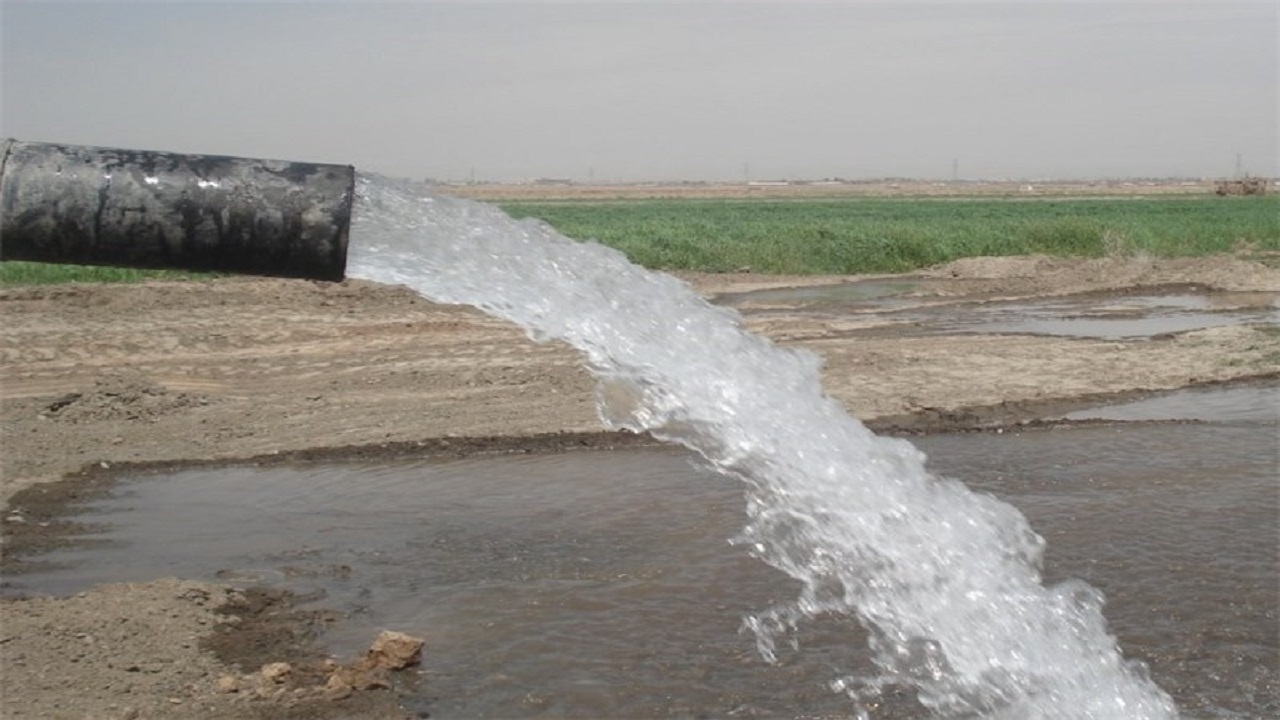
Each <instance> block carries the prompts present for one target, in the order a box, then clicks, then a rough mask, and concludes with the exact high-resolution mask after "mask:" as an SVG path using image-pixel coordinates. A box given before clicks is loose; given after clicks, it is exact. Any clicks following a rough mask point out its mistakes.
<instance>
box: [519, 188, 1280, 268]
mask: <svg viewBox="0 0 1280 720" xmlns="http://www.w3.org/2000/svg"><path fill="white" fill-rule="evenodd" d="M502 207H503V209H505V210H506V211H507V212H509V213H511V214H512V215H515V216H517V217H537V218H540V219H542V220H545V221H547V222H548V223H550V224H551V225H553V226H554V227H556V228H557V229H558V230H560V232H562V233H564V234H566V235H568V236H570V237H573V238H577V239H580V240H582V239H595V240H598V241H599V242H601V243H603V244H605V245H609V246H612V247H615V248H618V249H619V250H622V251H623V252H625V253H626V254H627V256H628V257H630V258H631V259H632V260H633V261H635V262H637V263H639V264H641V265H645V266H647V267H651V268H658V269H664V270H701V271H707V272H730V271H734V270H738V269H743V268H750V269H751V271H752V272H761V273H798V274H807V273H836V274H846V273H868V272H906V271H910V270H914V269H918V268H922V267H928V266H930V265H936V264H938V263H943V262H947V261H949V260H954V259H956V258H961V257H972V256H979V255H1025V254H1030V253H1046V254H1050V255H1061V256H1077V257H1097V256H1102V255H1122V254H1138V253H1146V254H1149V255H1153V256H1157V257H1179V256H1188V255H1208V254H1213V253H1226V252H1235V251H1238V250H1241V249H1250V248H1251V249H1254V250H1261V251H1276V250H1280V198H1277V197H1263V198H1218V197H1190V198H1188V197H1174V198H1132V199H1131V198H1105V199H1104V198H1098V199H1064V200H1015V199H981V200H979V199H898V198H894V199H873V198H855V199H843V200H674V201H668V200H653V201H621V202H588V201H564V202H539V203H533V202H528V203H525V202H521V203H504V204H502Z"/></svg>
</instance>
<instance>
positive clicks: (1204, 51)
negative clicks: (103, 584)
mask: <svg viewBox="0 0 1280 720" xmlns="http://www.w3.org/2000/svg"><path fill="white" fill-rule="evenodd" d="M0 24H2V25H3V36H2V39H3V75H2V80H3V84H2V85H0V103H2V110H0V123H2V130H3V134H4V135H5V136H7V137H16V138H19V139H22V140H42V141H52V142H68V143H78V144H89V145H106V146H115V147H128V148H138V149H157V150H176V151H183V152H202V153H213V154H227V155H241V156H247V157H272V158H283V159H290V160H312V161H320V162H341V163H350V164H353V165H355V166H356V167H357V168H359V169H362V170H372V171H377V172H382V173H387V174H392V175H399V176H407V177H414V178H423V177H434V178H441V179H456V180H465V179H468V178H470V177H472V176H474V177H476V178H477V179H481V180H519V179H528V178H534V177H540V176H541V177H568V178H573V179H576V180H587V179H589V178H591V177H594V179H596V180H598V181H620V180H639V179H708V180H741V179H743V178H744V177H745V176H748V175H749V176H750V178H751V179H771V178H822V177H846V178H868V177H884V176H913V177H935V178H947V177H950V176H951V173H952V163H953V161H955V162H957V163H958V168H959V174H960V176H961V177H971V178H977V177H986V178H994V177H1028V178H1044V177H1100V176H1113V177H1115V176H1165V175H1178V176H1230V175H1232V174H1234V173H1235V171H1236V164H1237V156H1239V158H1240V162H1241V163H1242V167H1243V169H1244V170H1245V171H1248V172H1252V173H1253V174H1261V175H1276V174H1280V169H1278V167H1277V154H1278V152H1280V150H1278V147H1277V134H1278V131H1277V128H1278V127H1280V117H1278V115H1280V113H1278V109H1277V105H1278V98H1277V87H1278V85H1280V80H1278V77H1277V75H1278V70H1277V67H1278V66H1280V54H1278V52H1277V3H1276V2H1275V1H1274V0H1270V1H1267V2H1212V1H1208V0H1203V1H1201V2H1181V3H1178V2H1164V1H1158V0H1146V1H1139V0H1129V1H1127V2H1126V1H1123V0H1122V1H1119V2H1117V1H1110V2H1096V3H1087V2H1078V1H1071V0H1057V1H1050V0H1020V1H1018V2H914V1H911V0H899V1H898V2H859V1H856V0H849V1H847V2H826V3H814V2H783V1H781V0H778V1H775V2H755V3H743V2H698V1H697V0H681V1H680V2H674V1H672V2H639V3H624V2H610V1H604V0H599V1H596V2H572V3H571V2H547V1H537V0H535V1H526V2H509V3H501V2H486V1H484V0H472V1H471V2H452V3H446V2H425V1H423V2H360V1H357V0H348V1H347V2H314V1H313V2H234V1H229V0H228V1H223V2H181V1H178V0H170V1H169V2H110V1H107V2H81V3H69V2H56V1H49V0H45V1H43V2H22V1H17V2H15V1H13V0H4V2H3V4H2V5H0Z"/></svg>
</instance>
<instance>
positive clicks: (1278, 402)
mask: <svg viewBox="0 0 1280 720" xmlns="http://www.w3.org/2000/svg"><path fill="white" fill-rule="evenodd" d="M1055 419H1062V420H1115V421H1120V422H1134V421H1142V420H1192V421H1200V422H1218V423H1232V422H1259V423H1271V424H1276V423H1280V384H1275V385H1271V384H1268V385H1258V384H1249V385H1243V386H1239V387H1227V388H1221V387H1219V388H1190V389H1187V390H1179V391H1177V392H1171V393H1165V394H1161V395H1157V396H1154V397H1149V398H1143V399H1141V400H1135V401H1132V402H1127V403H1122V404H1119V405H1106V406H1100V407H1094V408H1085V409H1084V410H1078V411H1076V412H1072V413H1068V414H1066V415H1063V416H1062V417H1061V418H1055Z"/></svg>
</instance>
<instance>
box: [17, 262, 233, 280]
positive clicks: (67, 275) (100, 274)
mask: <svg viewBox="0 0 1280 720" xmlns="http://www.w3.org/2000/svg"><path fill="white" fill-rule="evenodd" d="M199 277H211V276H210V275H204V274H199V273H188V272H178V271H174V270H135V269H133V268H118V267H103V266H100V265H53V264H49V263H34V262H20V261H12V260H11V261H9V262H0V286H5V285H56V284H59V283H69V282H91V283H130V282H142V281H143V280H188V279H192V278H199Z"/></svg>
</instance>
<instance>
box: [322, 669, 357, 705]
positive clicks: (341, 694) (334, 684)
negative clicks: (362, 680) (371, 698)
mask: <svg viewBox="0 0 1280 720" xmlns="http://www.w3.org/2000/svg"><path fill="white" fill-rule="evenodd" d="M353 692H355V688H353V687H351V683H349V682H347V681H346V679H344V678H343V677H342V673H338V672H335V673H334V674H332V675H330V676H329V682H327V683H325V685H324V696H325V697H326V698H328V699H330V700H342V699H345V698H349V697H351V693H353Z"/></svg>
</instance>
